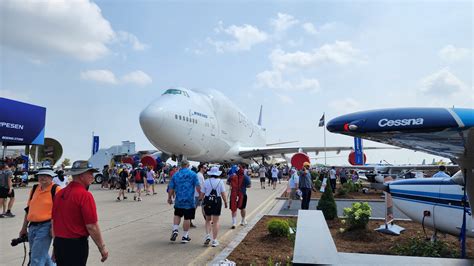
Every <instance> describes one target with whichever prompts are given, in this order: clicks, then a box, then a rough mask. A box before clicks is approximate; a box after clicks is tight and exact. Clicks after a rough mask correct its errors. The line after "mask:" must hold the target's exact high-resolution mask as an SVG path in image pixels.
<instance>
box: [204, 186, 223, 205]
mask: <svg viewBox="0 0 474 266" xmlns="http://www.w3.org/2000/svg"><path fill="white" fill-rule="evenodd" d="M220 182H221V180H219V183H217V186H219V184H220ZM209 184H210V185H211V188H212V190H211V193H209V196H206V197H205V198H204V206H205V208H208V209H212V208H216V207H217V206H218V205H219V196H218V195H217V190H216V188H217V187H216V188H214V187H213V186H212V182H211V180H210V179H209Z"/></svg>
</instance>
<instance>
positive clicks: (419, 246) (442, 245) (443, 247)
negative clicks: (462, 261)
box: [392, 236, 459, 258]
mask: <svg viewBox="0 0 474 266" xmlns="http://www.w3.org/2000/svg"><path fill="white" fill-rule="evenodd" d="M392 251H394V252H395V253H396V254H397V255H401V256H419V257H448V258H458V257H459V252H458V251H457V250H456V249H455V248H453V247H450V246H449V245H448V244H447V243H446V242H444V241H441V240H436V241H433V242H432V241H430V240H426V239H424V238H423V237H421V236H417V237H414V238H411V239H410V240H409V241H407V242H405V243H401V244H396V245H395V246H394V247H393V248H392Z"/></svg>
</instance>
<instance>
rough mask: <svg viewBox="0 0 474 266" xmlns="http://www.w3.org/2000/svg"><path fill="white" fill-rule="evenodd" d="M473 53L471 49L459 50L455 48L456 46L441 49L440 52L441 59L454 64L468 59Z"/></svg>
mask: <svg viewBox="0 0 474 266" xmlns="http://www.w3.org/2000/svg"><path fill="white" fill-rule="evenodd" d="M470 53H471V50H470V49H466V48H457V47H454V45H451V44H450V45H447V46H445V47H444V48H443V49H441V50H440V51H439V52H438V55H439V57H441V59H443V60H445V61H448V62H454V61H459V60H462V59H464V58H468V57H469V55H470Z"/></svg>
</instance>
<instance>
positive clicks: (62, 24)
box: [0, 0, 146, 61]
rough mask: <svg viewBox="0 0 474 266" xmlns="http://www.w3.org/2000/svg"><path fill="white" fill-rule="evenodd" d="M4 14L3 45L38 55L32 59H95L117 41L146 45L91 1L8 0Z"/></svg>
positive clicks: (138, 46) (3, 4)
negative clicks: (120, 28) (114, 26)
mask: <svg viewBox="0 0 474 266" xmlns="http://www.w3.org/2000/svg"><path fill="white" fill-rule="evenodd" d="M0 13H1V14H2V34H1V37H0V38H1V45H2V46H5V47H8V48H11V49H15V50H18V51H21V52H24V53H26V54H28V55H30V56H32V57H34V58H33V59H30V61H41V60H40V59H42V58H44V57H51V56H64V55H65V56H68V57H72V58H75V59H79V60H82V61H93V60H97V59H99V58H101V57H104V56H106V55H107V54H109V53H110V49H109V48H108V47H107V45H109V44H112V43H114V42H128V43H131V45H132V47H133V49H134V50H143V49H145V48H146V45H144V44H142V43H141V42H140V41H139V40H138V39H137V37H136V36H134V35H133V34H131V33H127V32H123V31H121V32H118V33H116V32H115V31H114V30H113V29H112V26H111V25H110V22H109V21H108V20H107V19H105V18H104V17H103V16H102V12H101V9H100V8H99V7H98V6H97V5H96V4H95V3H93V2H91V1H90V0H74V1H69V0H54V1H53V0H49V1H36V0H23V1H16V0H4V1H0Z"/></svg>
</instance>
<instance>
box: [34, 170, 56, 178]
mask: <svg viewBox="0 0 474 266" xmlns="http://www.w3.org/2000/svg"><path fill="white" fill-rule="evenodd" d="M40 175H48V176H50V177H55V176H57V174H56V173H55V172H54V171H53V169H51V168H40V169H39V171H38V173H36V174H35V176H36V177H38V176H40Z"/></svg>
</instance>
